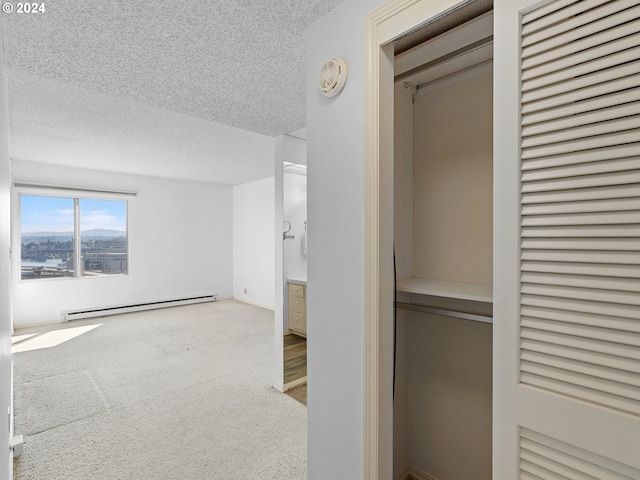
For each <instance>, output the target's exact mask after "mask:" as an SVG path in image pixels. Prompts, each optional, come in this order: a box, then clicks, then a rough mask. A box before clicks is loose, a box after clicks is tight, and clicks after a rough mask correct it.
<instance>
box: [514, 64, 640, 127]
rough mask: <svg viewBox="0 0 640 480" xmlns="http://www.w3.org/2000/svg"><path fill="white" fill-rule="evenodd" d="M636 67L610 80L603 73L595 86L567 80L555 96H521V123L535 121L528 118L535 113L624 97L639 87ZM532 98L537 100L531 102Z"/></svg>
mask: <svg viewBox="0 0 640 480" xmlns="http://www.w3.org/2000/svg"><path fill="white" fill-rule="evenodd" d="M637 67H638V66H637V64H636V70H635V71H631V72H630V73H628V75H626V76H624V75H623V76H614V77H613V78H611V75H608V74H605V73H603V78H602V79H600V80H602V81H601V82H599V83H597V84H595V85H591V84H587V85H586V86H585V85H579V84H575V83H572V82H573V81H575V82H578V81H582V80H583V79H580V78H578V79H572V80H568V81H567V83H565V84H563V86H564V87H565V88H564V89H562V91H561V92H559V94H557V95H544V92H541V91H537V92H532V93H530V94H526V95H523V100H522V101H523V105H522V114H523V115H524V116H525V117H524V118H523V122H532V121H535V117H533V120H530V119H529V116H530V115H532V114H534V113H536V112H543V113H544V111H548V110H552V109H555V108H559V107H562V106H568V107H572V106H576V105H578V106H579V105H580V104H581V103H582V102H585V101H588V100H591V99H598V98H602V97H605V96H606V95H614V94H616V93H618V94H620V95H622V96H623V97H624V95H625V93H626V92H628V91H630V90H632V89H636V88H637V87H638V85H640V74H639V73H638V68H637ZM532 96H535V97H537V98H538V99H537V100H533V99H532V98H531V97H532Z"/></svg>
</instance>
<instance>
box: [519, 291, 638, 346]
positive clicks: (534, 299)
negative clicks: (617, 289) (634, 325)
mask: <svg viewBox="0 0 640 480" xmlns="http://www.w3.org/2000/svg"><path fill="white" fill-rule="evenodd" d="M520 301H521V303H522V305H527V306H535V307H543V308H550V309H555V310H567V311H570V312H579V313H589V314H597V315H606V316H611V317H622V318H630V319H634V320H635V321H637V314H638V307H636V306H633V305H623V304H612V303H602V302H591V301H589V300H576V299H571V298H559V297H543V296H538V295H522V298H521V300H520ZM638 353H639V354H640V352H638ZM634 358H635V357H634Z"/></svg>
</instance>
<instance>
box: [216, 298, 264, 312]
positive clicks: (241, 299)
mask: <svg viewBox="0 0 640 480" xmlns="http://www.w3.org/2000/svg"><path fill="white" fill-rule="evenodd" d="M229 298H233V300H237V301H238V302H242V303H246V304H248V305H253V306H254V307H260V308H266V309H267V310H271V311H272V312H275V310H276V309H275V307H273V306H269V305H263V304H262V303H257V302H252V301H251V300H245V299H243V298H239V297H229ZM221 300H222V298H221Z"/></svg>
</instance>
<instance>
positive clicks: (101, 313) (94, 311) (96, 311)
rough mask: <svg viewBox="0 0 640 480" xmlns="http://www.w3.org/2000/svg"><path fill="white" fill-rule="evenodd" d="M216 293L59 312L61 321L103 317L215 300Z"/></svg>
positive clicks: (216, 297)
mask: <svg viewBox="0 0 640 480" xmlns="http://www.w3.org/2000/svg"><path fill="white" fill-rule="evenodd" d="M217 299H218V296H217V295H203V296H201V297H190V298H179V299H175V300H160V301H157V302H148V303H137V304H135V305H117V306H111V307H100V308H83V309H81V310H69V311H66V312H61V314H60V315H61V317H62V321H63V322H69V321H71V320H77V319H81V318H91V317H105V316H107V315H117V314H119V313H130V312H140V311H142V310H154V309H156V308H167V307H178V306H180V305H191V304H193V303H205V302H215V301H216V300H217Z"/></svg>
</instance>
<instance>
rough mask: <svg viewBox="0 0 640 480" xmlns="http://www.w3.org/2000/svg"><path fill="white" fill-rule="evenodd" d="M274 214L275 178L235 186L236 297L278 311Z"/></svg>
mask: <svg viewBox="0 0 640 480" xmlns="http://www.w3.org/2000/svg"><path fill="white" fill-rule="evenodd" d="M274 214H275V179H274V178H273V177H272V178H266V179H264V180H258V181H255V182H250V183H244V184H242V185H236V186H235V187H233V297H234V298H236V299H238V300H242V301H245V302H249V303H254V304H256V305H260V306H263V307H266V308H270V309H273V308H275V253H274V252H275V244H274V239H275V235H274V224H275V222H274ZM245 289H246V293H245Z"/></svg>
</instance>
